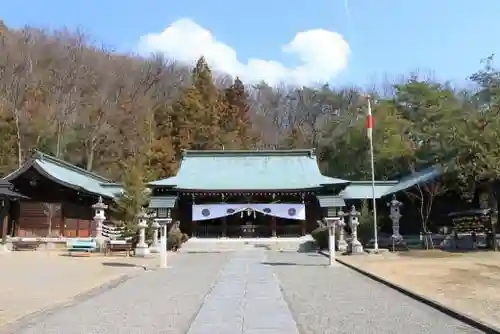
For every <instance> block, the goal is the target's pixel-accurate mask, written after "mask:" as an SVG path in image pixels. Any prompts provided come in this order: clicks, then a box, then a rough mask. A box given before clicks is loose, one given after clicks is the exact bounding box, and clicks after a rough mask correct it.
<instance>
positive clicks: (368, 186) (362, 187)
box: [339, 181, 398, 199]
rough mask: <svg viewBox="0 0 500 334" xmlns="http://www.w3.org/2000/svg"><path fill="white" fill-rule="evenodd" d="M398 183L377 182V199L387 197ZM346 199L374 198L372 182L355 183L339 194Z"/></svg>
mask: <svg viewBox="0 0 500 334" xmlns="http://www.w3.org/2000/svg"><path fill="white" fill-rule="evenodd" d="M397 184H398V181H375V198H381V197H383V196H385V195H387V194H388V193H387V192H388V191H389V190H390V189H392V188H393V187H395V186H396V185H397ZM339 196H340V197H342V198H344V199H370V198H372V196H373V189H372V182H371V181H353V182H352V183H351V184H349V185H348V186H347V187H346V188H345V189H344V190H342V191H341V192H340V194H339Z"/></svg>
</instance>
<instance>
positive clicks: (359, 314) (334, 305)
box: [268, 252, 482, 334]
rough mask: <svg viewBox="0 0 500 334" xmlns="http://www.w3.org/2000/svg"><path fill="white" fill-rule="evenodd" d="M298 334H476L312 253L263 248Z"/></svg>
mask: <svg viewBox="0 0 500 334" xmlns="http://www.w3.org/2000/svg"><path fill="white" fill-rule="evenodd" d="M268 261H269V265H271V266H272V267H273V268H274V272H275V274H276V275H277V277H278V279H279V280H280V283H281V287H282V290H283V292H284V295H285V299H286V300H287V302H288V304H289V307H290V309H291V311H292V313H293V314H294V317H295V321H296V322H297V325H298V327H299V330H300V331H301V333H304V334H328V333H350V334H351V333H352V334H355V333H363V334H369V333H374V334H375V333H376V334H379V333H384V334H389V333H398V334H400V333H405V334H422V333H433V334H434V333H439V334H447V333H450V334H457V333H482V332H481V331H479V330H477V329H474V328H472V327H470V326H468V325H466V324H463V323H461V322H459V321H457V320H455V319H453V318H451V317H449V316H447V315H445V314H443V313H441V312H438V311H436V310H435V309H433V308H431V307H429V306H427V305H425V304H422V303H419V302H417V301H415V300H413V299H411V298H409V297H407V296H405V295H403V294H401V293H399V292H397V291H395V290H392V289H390V288H389V287H386V286H384V285H381V284H380V283H377V282H375V281H373V280H371V279H369V278H367V277H364V276H362V275H360V274H359V273H356V272H354V271H352V270H350V269H348V268H346V267H344V266H342V265H340V264H339V265H337V266H335V267H333V268H330V267H327V266H325V265H326V264H327V263H328V259H326V258H325V257H323V256H322V255H319V254H313V253H277V252H269V253H268Z"/></svg>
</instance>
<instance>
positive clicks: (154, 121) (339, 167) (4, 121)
mask: <svg viewBox="0 0 500 334" xmlns="http://www.w3.org/2000/svg"><path fill="white" fill-rule="evenodd" d="M0 34H1V36H0V135H1V136H2V138H1V140H0V173H2V174H5V173H7V172H9V171H11V170H12V169H14V168H16V167H17V166H18V165H19V164H20V163H21V162H22V161H23V160H24V159H26V158H27V157H28V156H29V152H30V150H31V149H39V150H41V151H44V152H47V153H50V154H52V155H54V156H56V157H59V158H62V159H65V160H67V161H69V162H71V163H74V164H77V165H79V166H81V167H83V168H86V169H88V170H92V171H95V172H97V173H101V174H103V175H106V176H109V177H111V178H113V179H115V180H117V181H120V179H121V178H122V177H123V175H126V171H127V170H128V169H129V168H130V166H135V167H136V169H137V168H139V169H140V172H141V173H142V174H144V175H147V177H148V178H158V177H164V176H170V175H172V174H174V173H175V171H176V168H177V165H178V162H179V159H180V158H181V152H182V150H183V149H222V148H225V149H264V148H265V149H273V148H311V147H313V148H316V149H317V152H318V155H319V157H320V166H321V168H322V169H323V172H324V173H325V174H327V175H330V176H335V177H341V178H346V179H353V180H356V179H368V178H369V156H368V150H367V149H368V146H367V145H368V141H367V139H366V131H365V115H366V105H367V103H366V97H365V94H366V93H370V94H372V96H373V98H374V101H375V102H374V104H373V106H374V110H373V113H374V124H375V125H374V146H375V160H376V174H377V178H378V179H387V178H393V177H396V176H397V175H401V174H406V173H409V172H411V171H413V170H415V169H418V168H420V167H422V166H426V165H431V164H435V163H439V162H446V164H447V165H448V166H453V167H455V168H456V169H454V170H455V171H457V173H456V175H457V176H458V177H459V179H460V180H461V181H462V183H461V184H462V185H464V186H469V188H470V187H472V185H475V184H476V182H475V181H478V180H485V179H486V180H487V179H495V178H497V176H498V174H499V172H500V136H499V135H500V118H499V111H500V108H499V107H500V106H499V99H498V97H499V83H500V76H499V72H498V71H497V70H496V69H495V68H493V67H492V64H493V59H488V60H487V61H485V62H484V63H483V64H482V65H481V64H480V62H479V60H478V68H481V69H480V70H478V72H477V73H473V74H471V78H470V81H471V83H473V84H471V85H469V86H470V87H474V88H473V89H469V90H467V89H456V88H454V87H453V86H452V85H449V84H446V83H440V82H435V81H432V80H429V79H426V78H418V77H416V76H411V75H408V76H407V77H408V79H407V80H406V82H398V83H392V84H390V83H387V84H385V85H384V86H382V87H374V88H373V89H372V91H366V90H365V91H363V90H362V89H358V88H356V87H337V86H335V87H332V86H328V85H325V86H323V87H301V88H296V87H286V86H281V87H269V86H268V85H266V84H265V83H262V84H260V85H254V86H248V85H245V83H244V82H241V81H240V80H239V79H235V80H234V81H233V80H232V78H229V77H227V76H220V75H215V74H212V73H211V71H210V69H209V68H208V66H207V64H206V62H205V60H204V59H203V58H202V59H200V60H199V61H198V63H197V64H196V67H195V68H194V69H193V70H191V69H190V68H187V67H185V66H183V65H180V64H178V63H176V62H174V61H171V60H169V59H164V58H162V57H161V56H156V57H151V58H148V59H143V58H140V57H135V56H128V55H120V54H116V53H114V52H113V50H109V49H106V48H105V47H97V46H96V45H98V44H97V43H95V42H94V41H92V40H90V39H89V38H87V37H86V36H85V35H83V34H80V33H76V32H69V31H65V30H60V31H56V32H50V33H48V32H44V31H42V30H38V29H34V28H26V29H24V30H22V31H14V30H9V29H7V28H6V27H5V26H2V27H0ZM403 75H404V73H403ZM135 172H137V170H136V171H135Z"/></svg>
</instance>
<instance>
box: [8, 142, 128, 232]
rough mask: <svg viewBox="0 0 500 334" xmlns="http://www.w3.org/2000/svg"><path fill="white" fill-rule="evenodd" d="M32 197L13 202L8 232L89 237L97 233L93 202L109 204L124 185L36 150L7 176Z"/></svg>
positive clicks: (18, 188)
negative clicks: (100, 199)
mask: <svg viewBox="0 0 500 334" xmlns="http://www.w3.org/2000/svg"><path fill="white" fill-rule="evenodd" d="M4 180H5V181H8V182H10V183H12V185H13V186H14V189H15V190H16V191H17V192H19V193H21V194H23V195H25V196H27V197H28V198H29V199H23V200H20V201H16V202H12V205H11V207H10V210H9V217H10V218H9V227H8V229H7V230H8V234H9V235H11V236H21V237H49V236H50V237H57V236H61V237H76V236H80V237H86V236H89V235H91V234H92V233H93V231H94V230H95V226H93V225H94V224H93V221H92V217H93V212H92V208H91V206H92V204H94V203H96V202H97V200H98V198H99V197H102V198H103V199H104V201H105V202H107V203H108V204H109V203H110V202H111V201H112V200H113V198H114V197H115V196H116V195H117V194H119V193H120V192H121V191H122V188H121V186H120V185H118V184H116V183H113V182H112V181H110V180H108V179H106V178H104V177H102V176H99V175H97V174H94V173H91V172H89V171H86V170H84V169H82V168H79V167H76V166H74V165H72V164H69V163H67V162H65V161H63V160H60V159H56V158H54V157H52V156H50V155H47V154H44V153H41V152H38V151H35V152H33V154H32V156H31V157H30V158H29V159H28V160H27V161H26V162H25V163H24V164H23V165H22V166H21V167H20V168H18V169H17V170H15V171H14V172H12V173H10V174H9V175H7V176H6V177H5V178H4Z"/></svg>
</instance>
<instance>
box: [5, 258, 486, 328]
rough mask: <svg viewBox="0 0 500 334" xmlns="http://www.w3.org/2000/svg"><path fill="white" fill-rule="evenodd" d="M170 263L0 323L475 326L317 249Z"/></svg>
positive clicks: (34, 325) (64, 325)
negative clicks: (49, 308)
mask: <svg viewBox="0 0 500 334" xmlns="http://www.w3.org/2000/svg"><path fill="white" fill-rule="evenodd" d="M170 263H171V266H172V268H170V269H168V270H167V271H164V270H156V271H145V272H144V273H143V274H141V275H139V276H136V277H134V278H131V279H130V280H128V281H127V282H125V283H123V284H122V285H120V286H118V287H116V288H114V289H110V290H106V291H102V293H101V294H99V295H94V296H92V297H89V298H79V299H78V300H75V301H74V303H73V305H71V306H68V307H64V308H59V309H56V310H52V311H47V312H44V313H41V314H39V315H38V316H35V317H32V318H30V319H24V320H23V321H21V322H19V323H17V324H16V325H15V326H13V327H11V328H9V329H8V330H7V331H6V332H5V333H20V334H27V333H33V334H35V333H36V334H43V333H52V334H58V333H60V334H86V333H89V334H91V333H104V334H105V333H113V334H115V333H116V334H119V333H124V334H125V333H127V334H134V333H137V334H143V333H148V334H149V333H151V334H155V333H165V334H186V333H187V334H224V333H228V334H229V333H230V334H241V333H244V334H281V333H283V334H297V333H301V334H329V333H332V334H333V333H353V334H356V333H362V334H365V333H368V334H369V333H374V334H378V333H386V334H387V333H394V334H396V333H398V334H400V333H405V334H422V333H440V334H446V333H450V334H452V333H453V334H455V333H480V332H479V331H477V330H475V329H473V328H471V327H469V326H466V325H464V324H463V323H460V322H459V321H457V320H455V319H452V318H450V317H448V316H446V315H444V314H443V313H440V312H437V311H435V310H434V309H432V308H430V307H428V306H426V305H424V304H421V303H418V302H416V301H414V300H412V299H410V298H408V297H406V296H404V295H402V294H400V293H398V292H396V291H394V290H391V289H389V288H387V287H385V286H383V285H381V284H379V283H376V282H374V281H372V280H369V279H367V278H365V277H363V276H361V275H360V274H358V273H355V272H353V271H351V270H349V269H347V268H345V267H343V266H341V265H339V266H337V267H334V268H330V267H327V266H325V265H326V264H327V259H326V258H324V257H322V256H318V255H317V254H304V253H278V252H265V251H263V250H261V249H256V250H251V251H242V252H237V253H212V254H207V253H205V254H179V255H177V256H175V257H174V259H173V261H171V262H170ZM275 275H276V276H275ZM278 279H279V282H278ZM282 291H283V293H282ZM292 315H293V316H292Z"/></svg>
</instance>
